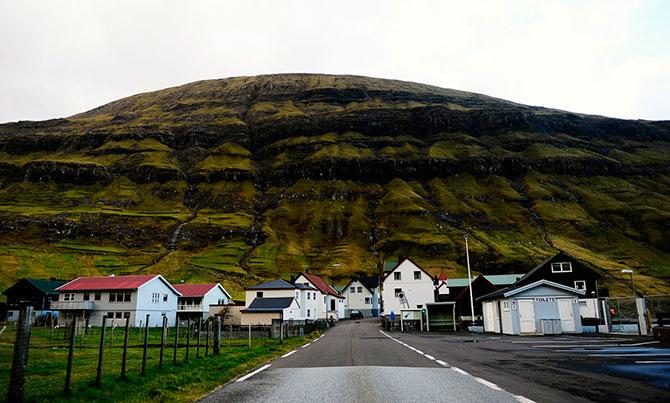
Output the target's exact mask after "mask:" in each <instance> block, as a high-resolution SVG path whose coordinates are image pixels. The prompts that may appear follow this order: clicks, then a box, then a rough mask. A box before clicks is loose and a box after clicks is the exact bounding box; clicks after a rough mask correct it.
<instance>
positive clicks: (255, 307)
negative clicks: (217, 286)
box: [240, 297, 293, 312]
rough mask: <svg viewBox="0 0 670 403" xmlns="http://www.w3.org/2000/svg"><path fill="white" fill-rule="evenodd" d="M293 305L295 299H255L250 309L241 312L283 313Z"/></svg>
mask: <svg viewBox="0 0 670 403" xmlns="http://www.w3.org/2000/svg"><path fill="white" fill-rule="evenodd" d="M292 303H293V297H279V298H254V300H253V301H252V302H251V305H249V307H248V308H246V309H242V310H240V312H282V311H283V310H284V309H286V308H289V307H290V306H291V304H292Z"/></svg>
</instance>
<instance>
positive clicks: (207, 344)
mask: <svg viewBox="0 0 670 403" xmlns="http://www.w3.org/2000/svg"><path fill="white" fill-rule="evenodd" d="M210 327H212V321H211V320H209V318H208V319H207V321H206V322H205V357H207V355H208V354H209V328H210Z"/></svg>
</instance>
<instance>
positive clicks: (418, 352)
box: [414, 350, 423, 355]
mask: <svg viewBox="0 0 670 403" xmlns="http://www.w3.org/2000/svg"><path fill="white" fill-rule="evenodd" d="M414 351H416V353H417V354H421V355H423V351H421V350H414Z"/></svg>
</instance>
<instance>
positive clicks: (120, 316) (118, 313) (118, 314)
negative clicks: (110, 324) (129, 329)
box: [114, 312, 123, 319]
mask: <svg viewBox="0 0 670 403" xmlns="http://www.w3.org/2000/svg"><path fill="white" fill-rule="evenodd" d="M114 317H115V318H116V319H121V318H122V317H123V312H117V313H116V314H115V315H114Z"/></svg>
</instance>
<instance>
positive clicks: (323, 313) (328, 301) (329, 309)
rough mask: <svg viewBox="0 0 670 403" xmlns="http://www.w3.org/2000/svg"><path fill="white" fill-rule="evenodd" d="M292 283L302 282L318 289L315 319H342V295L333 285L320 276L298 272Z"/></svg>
mask: <svg viewBox="0 0 670 403" xmlns="http://www.w3.org/2000/svg"><path fill="white" fill-rule="evenodd" d="M293 284H302V285H306V286H310V287H313V288H316V289H317V290H318V291H319V304H318V306H317V316H316V317H317V319H335V320H338V319H344V318H345V316H344V297H343V296H342V295H340V294H339V293H338V292H337V291H336V290H335V289H334V288H333V287H331V286H330V285H329V284H328V283H326V282H325V281H323V279H321V277H319V276H317V275H315V274H310V273H300V275H299V276H298V277H297V278H296V279H295V280H294V281H293Z"/></svg>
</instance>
